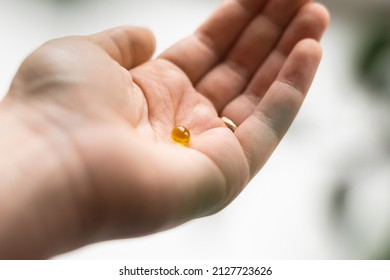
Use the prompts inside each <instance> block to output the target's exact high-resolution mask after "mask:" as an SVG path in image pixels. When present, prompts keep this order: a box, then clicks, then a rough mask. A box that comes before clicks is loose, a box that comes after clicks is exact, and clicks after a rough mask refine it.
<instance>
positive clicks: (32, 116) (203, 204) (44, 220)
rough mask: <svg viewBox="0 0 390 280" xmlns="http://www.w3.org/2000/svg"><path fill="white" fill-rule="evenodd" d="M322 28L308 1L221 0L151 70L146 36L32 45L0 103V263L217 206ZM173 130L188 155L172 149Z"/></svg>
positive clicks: (283, 105)
mask: <svg viewBox="0 0 390 280" xmlns="http://www.w3.org/2000/svg"><path fill="white" fill-rule="evenodd" d="M327 25H328V13H327V11H326V9H325V8H323V7H322V6H321V5H320V4H315V3H312V2H311V1H308V0H268V1H267V0H227V1H225V2H223V3H222V5H221V6H220V7H219V8H218V9H217V10H216V11H215V13H214V14H213V15H211V17H210V18H209V19H208V20H207V21H206V22H205V23H204V24H202V25H201V26H200V27H199V29H198V30H196V32H195V33H194V34H193V35H192V36H190V37H188V38H186V39H184V40H182V41H180V42H179V43H177V44H175V45H174V46H172V47H171V48H169V49H168V50H166V51H165V52H163V53H162V54H161V55H160V56H158V57H157V58H156V59H153V60H150V57H151V55H152V54H153V51H154V47H155V42H154V38H153V36H152V34H151V33H150V31H148V30H146V29H142V28H135V27H119V28H114V29H110V30H107V31H104V32H101V33H98V34H94V35H91V36H84V37H66V38H61V39H56V40H53V41H50V42H48V43H45V44H44V45H42V46H41V47H40V48H38V49H37V50H36V51H35V52H33V53H32V54H31V55H30V56H28V57H27V59H26V60H25V61H24V62H23V63H22V65H21V66H20V69H19V70H18V72H17V74H16V75H15V78H14V80H13V81H12V84H11V87H10V90H9V92H8V94H7V96H6V97H5V99H4V100H3V101H2V102H1V103H0V154H1V155H2V157H1V158H0V170H2V172H1V173H2V174H1V181H0V247H1V250H0V258H8V259H20V258H24V259H26V258H27V259H31V258H33V259H37V258H48V257H51V256H53V255H56V254H59V253H63V252H66V251H69V250H72V249H75V248H78V247H80V246H83V245H87V244H90V243H93V242H98V241H102V240H108V239H115V238H127V237H135V236H142V235H146V234H151V233H155V232H158V231H161V230H165V229H168V228H172V227H175V226H177V225H180V224H182V223H184V222H186V221H189V220H191V219H194V218H198V217H203V216H206V215H211V214H214V213H216V212H218V211H219V210H221V209H223V208H224V207H226V206H227V205H228V204H229V203H230V202H231V201H232V200H233V199H234V198H235V197H236V196H237V195H238V194H239V193H240V192H241V191H242V190H243V188H244V187H245V185H247V183H248V182H249V181H250V180H251V179H252V178H253V177H254V176H255V175H256V174H257V172H258V171H259V170H260V169H261V167H262V166H263V165H264V164H265V163H266V161H267V159H268V158H269V157H270V155H271V154H272V152H273V151H274V149H275V148H276V146H277V145H278V143H279V142H280V140H281V139H282V137H283V136H284V134H285V133H286V131H287V130H288V128H289V126H290V125H291V123H292V121H293V120H294V118H295V116H296V114H297V113H298V110H299V108H300V106H301V104H302V102H303V100H304V97H305V95H306V93H307V91H308V90H309V87H310V84H311V82H312V80H313V78H314V75H315V72H316V69H317V67H318V64H319V62H320V59H321V48H320V46H319V40H320V38H321V36H322V34H323V33H324V31H325V29H326V27H327ZM226 30H229V32H225V31H226ZM221 116H226V117H228V118H230V119H231V120H233V121H234V122H235V123H236V124H237V125H238V128H237V130H236V131H235V132H234V133H233V132H232V131H231V130H230V129H229V128H227V127H226V126H225V125H224V123H223V122H222V121H221V119H220V117H221ZM176 125H183V126H185V127H187V128H188V129H189V130H190V131H191V141H190V143H189V145H188V146H180V145H177V144H175V143H173V142H172V140H171V138H170V133H171V130H172V128H173V127H174V126H176Z"/></svg>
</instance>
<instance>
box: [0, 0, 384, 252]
mask: <svg viewBox="0 0 390 280" xmlns="http://www.w3.org/2000/svg"><path fill="white" fill-rule="evenodd" d="M220 2H221V1H220V0H196V1H195V0H185V1H184V0H160V1H157V0H143V1H134V0H127V1H126V0H114V1H103V0H94V1H92V0H68V1H67V0H51V1H50V0H34V1H33V0H13V1H7V0H0V38H1V44H0V77H1V79H0V97H1V96H2V95H4V94H5V93H6V92H7V89H8V86H9V83H10V81H11V79H12V77H13V75H14V73H15V71H16V70H17V68H18V66H19V64H20V63H21V62H22V60H23V59H24V57H26V56H27V55H28V54H29V53H30V52H31V51H32V50H33V49H35V48H36V47H38V46H39V45H40V44H42V43H43V42H45V41H47V40H49V39H52V38H54V37H59V36H65V35H75V34H89V33H94V32H97V31H100V30H103V29H107V28H110V27H113V26H117V25H124V24H125V25H142V26H147V27H149V28H150V29H152V30H153V31H154V32H155V35H156V37H157V41H158V50H157V53H158V52H160V51H161V50H163V49H165V48H166V47H168V46H169V45H171V44H173V43H174V42H176V41H177V40H179V39H181V38H183V37H185V36H187V35H189V34H191V33H192V31H193V30H194V29H195V28H196V27H197V26H198V25H199V24H200V23H201V22H202V21H203V20H204V19H205V18H206V17H207V16H208V15H209V14H210V13H211V12H212V11H213V10H214V8H215V7H217V5H218V4H219V3H220ZM322 2H324V3H325V4H328V5H329V9H330V11H331V14H332V23H331V26H330V29H329V31H328V32H327V34H326V35H325V38H324V39H323V47H324V58H323V63H322V64H321V67H320V69H319V72H318V76H317V78H316V80H315V82H314V84H313V86H312V88H311V90H310V93H309V95H308V98H307V100H306V102H305V104H304V106H303V108H302V111H301V112H300V114H299V115H298V118H297V119H296V121H295V122H294V124H293V126H292V128H291V130H290V131H289V133H288V134H287V136H286V138H285V139H284V140H283V142H282V143H281V145H280V146H279V147H278V149H277V150H276V152H275V153H274V155H273V156H272V158H271V159H270V161H269V162H268V163H267V165H266V166H265V167H264V169H263V170H262V171H261V172H260V173H259V174H258V175H257V177H256V178H255V179H254V180H253V181H252V182H251V183H250V184H249V185H248V187H247V188H246V190H245V191H244V192H243V193H242V194H241V195H240V196H239V197H238V198H237V200H236V201H234V202H233V203H232V204H231V205H230V206H229V207H228V208H226V209H225V210H223V211H222V212H220V213H218V214H217V215H215V216H212V217H207V218H203V219H199V220H196V221H192V222H189V223H187V224H185V225H183V226H180V227H178V228H176V229H173V230H169V231H166V232H162V233H159V234H155V235H152V236H148V237H143V238H136V239H128V240H119V241H109V242H103V243H100V244H94V245H91V246H88V247H85V248H81V249H79V250H77V251H74V252H70V253H68V254H65V255H61V256H58V257H57V258H58V259H344V258H349V259H355V258H389V257H390V110H389V107H390V93H389V88H390V87H389V84H388V82H389V81H390V50H389V49H390V43H389V45H386V44H385V43H383V42H388V41H389V38H390V35H389V33H388V32H386V30H387V31H388V30H389V27H390V19H389V15H390V1H389V0H375V1H360V0H348V1H347V0H343V1H337V0H328V1H326V0H325V1H322ZM386 21H387V23H386ZM380 30H384V31H383V32H379V31H380ZM387 36H389V38H387ZM381 40H382V41H381ZM386 40H387V41H386ZM377 42H382V44H379V43H377ZM377 45H379V46H382V48H379V47H377ZM386 46H387V47H386ZM0 179H1V178H0Z"/></svg>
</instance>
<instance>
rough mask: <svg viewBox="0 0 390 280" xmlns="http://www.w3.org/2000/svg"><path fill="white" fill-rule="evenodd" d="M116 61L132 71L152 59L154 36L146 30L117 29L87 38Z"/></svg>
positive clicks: (135, 28) (133, 28) (132, 28)
mask: <svg viewBox="0 0 390 280" xmlns="http://www.w3.org/2000/svg"><path fill="white" fill-rule="evenodd" d="M87 39H89V40H90V41H92V42H93V43H95V44H96V45H98V46H99V47H101V48H102V49H104V50H105V51H106V52H107V53H108V55H110V56H111V57H112V58H113V59H114V60H115V61H117V62H118V63H119V64H120V65H121V66H123V67H125V68H126V69H131V68H133V67H135V66H137V65H140V64H142V63H143V62H145V61H147V60H148V59H150V57H151V56H152V55H153V52H154V50H155V46H156V43H155V39H154V36H153V34H152V33H151V32H150V31H149V30H148V29H145V28H139V27H116V28H112V29H108V30H106V31H103V32H100V33H97V34H93V35H90V36H87Z"/></svg>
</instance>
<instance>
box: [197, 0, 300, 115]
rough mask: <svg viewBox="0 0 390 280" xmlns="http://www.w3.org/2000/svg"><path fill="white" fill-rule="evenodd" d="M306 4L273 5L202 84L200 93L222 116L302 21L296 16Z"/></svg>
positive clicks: (244, 34) (288, 2)
mask: <svg viewBox="0 0 390 280" xmlns="http://www.w3.org/2000/svg"><path fill="white" fill-rule="evenodd" d="M305 3H307V1H306V0H295V1H271V2H270V3H269V4H268V5H267V6H266V7H265V9H264V10H263V12H262V13H261V14H259V15H258V16H257V17H256V18H255V19H254V20H253V21H252V22H251V24H249V26H248V27H247V29H246V30H245V31H244V32H243V35H242V36H241V37H240V38H239V40H238V41H237V43H236V45H235V46H234V48H233V49H232V50H231V52H230V53H229V54H228V55H227V57H226V59H225V60H224V61H223V62H221V63H220V64H219V65H218V66H216V67H215V68H214V69H213V70H211V71H210V72H209V73H208V74H207V75H206V76H205V77H204V78H203V79H202V80H201V81H200V82H199V84H198V85H197V89H198V91H200V92H201V93H203V95H205V96H206V97H207V98H208V99H209V100H211V102H212V103H213V104H214V105H215V107H216V109H217V111H218V112H221V110H222V109H223V108H224V107H225V106H226V104H228V103H229V102H230V101H231V100H232V99H234V98H235V97H236V96H237V95H239V94H241V93H242V92H243V91H244V89H245V88H246V87H247V85H248V83H249V81H250V80H251V79H252V77H253V75H254V74H255V72H256V71H257V69H258V68H259V67H260V65H262V64H263V62H264V61H265V60H266V59H267V57H268V56H269V54H270V53H271V52H272V51H273V50H274V48H275V46H276V45H277V44H278V43H279V41H280V39H281V37H282V36H283V34H285V33H289V32H290V31H289V30H290V29H292V28H294V26H295V25H296V22H297V21H298V19H299V18H301V17H302V15H301V14H300V13H298V14H296V13H297V11H298V10H299V9H300V8H301V7H302V5H304V4H305ZM292 18H294V20H292ZM291 20H292V22H291ZM294 29H295V31H297V30H296V29H297V28H294ZM300 33H303V32H302V31H301V32H300ZM296 36H298V34H297V35H296Z"/></svg>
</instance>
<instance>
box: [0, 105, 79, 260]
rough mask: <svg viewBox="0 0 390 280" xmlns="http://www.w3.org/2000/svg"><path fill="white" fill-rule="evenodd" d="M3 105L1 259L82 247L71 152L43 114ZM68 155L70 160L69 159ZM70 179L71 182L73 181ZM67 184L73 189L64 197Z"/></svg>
mask: <svg viewBox="0 0 390 280" xmlns="http://www.w3.org/2000/svg"><path fill="white" fill-rule="evenodd" d="M5 103H6V102H2V103H0V172H1V174H0V178H1V179H0V259H20V258H23V259H36V258H47V257H50V256H52V255H54V254H56V253H60V252H63V251H64V250H69V249H71V248H72V247H76V246H78V245H79V244H74V242H75V240H80V239H81V238H80V236H81V235H82V232H81V230H82V227H81V225H80V221H81V219H80V217H78V215H79V209H80V208H79V207H78V206H77V205H75V207H69V206H70V204H72V203H77V202H75V201H74V196H75V195H74V194H72V191H74V190H75V189H76V186H74V185H75V184H76V185H77V184H79V183H80V182H77V181H72V180H74V179H73V178H74V177H72V176H69V175H70V173H72V172H75V170H74V169H76V168H77V166H75V164H74V161H71V159H72V156H73V155H72V152H71V151H70V149H68V148H67V147H68V146H69V145H66V143H63V142H64V141H66V140H65V139H64V138H63V137H61V135H60V132H56V130H55V129H54V130H53V129H48V127H47V125H45V124H44V123H43V120H42V119H41V116H39V114H31V111H30V114H29V111H28V110H25V111H24V112H23V114H20V113H19V112H20V111H19V109H18V105H16V106H14V104H12V105H10V106H9V104H5ZM67 153H68V154H67ZM71 177H72V178H71ZM64 184H66V185H72V184H73V186H72V187H70V188H68V191H64V187H63V186H64Z"/></svg>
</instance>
